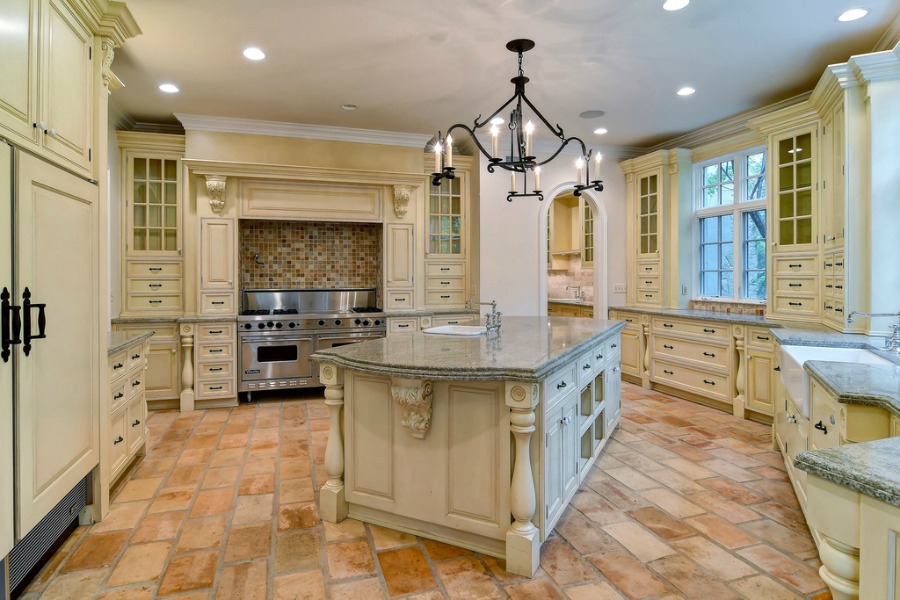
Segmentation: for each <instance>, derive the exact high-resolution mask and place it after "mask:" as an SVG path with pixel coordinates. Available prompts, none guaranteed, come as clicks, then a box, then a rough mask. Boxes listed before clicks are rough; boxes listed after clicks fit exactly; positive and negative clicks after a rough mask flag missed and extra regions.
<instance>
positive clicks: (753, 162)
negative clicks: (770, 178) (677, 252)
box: [694, 148, 766, 300]
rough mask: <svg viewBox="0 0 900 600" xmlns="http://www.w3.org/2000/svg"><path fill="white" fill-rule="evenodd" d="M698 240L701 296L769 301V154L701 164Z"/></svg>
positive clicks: (751, 153) (741, 154)
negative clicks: (767, 252) (767, 190)
mask: <svg viewBox="0 0 900 600" xmlns="http://www.w3.org/2000/svg"><path fill="white" fill-rule="evenodd" d="M695 174H696V180H697V186H696V189H697V192H698V193H697V197H696V203H695V206H696V210H695V213H694V214H695V217H696V221H695V222H696V239H697V249H698V254H697V265H698V268H697V272H698V284H699V291H700V296H703V297H718V298H735V299H739V298H750V299H759V300H764V299H765V297H766V208H765V207H766V153H765V150H764V149H762V148H754V149H751V150H748V151H744V152H739V153H737V154H734V155H729V156H723V157H719V158H717V159H713V160H710V161H706V162H703V163H699V164H697V165H696V166H695Z"/></svg>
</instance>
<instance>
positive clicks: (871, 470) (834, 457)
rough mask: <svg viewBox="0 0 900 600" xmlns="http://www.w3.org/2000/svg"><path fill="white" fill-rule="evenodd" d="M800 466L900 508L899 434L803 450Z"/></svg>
mask: <svg viewBox="0 0 900 600" xmlns="http://www.w3.org/2000/svg"><path fill="white" fill-rule="evenodd" d="M794 464H795V465H797V468H798V469H801V470H803V471H806V472H807V473H809V474H810V475H815V476H817V477H821V478H822V479H826V480H828V481H832V482H834V483H837V484H838V485H842V486H845V487H848V488H850V489H851V490H855V491H857V492H859V493H861V494H865V495H867V496H871V497H872V498H875V499H877V500H881V501H883V502H887V503H888V504H892V505H894V506H897V507H900V470H898V469H897V465H898V464H900V437H895V438H886V439H883V440H875V441H874V442H861V443H859V444H849V445H846V446H838V447H836V448H828V449H825V450H811V451H808V452H801V453H800V454H799V455H798V456H797V458H796V459H794Z"/></svg>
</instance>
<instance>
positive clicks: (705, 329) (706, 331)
mask: <svg viewBox="0 0 900 600" xmlns="http://www.w3.org/2000/svg"><path fill="white" fill-rule="evenodd" d="M715 332H716V330H715V329H707V328H705V327H704V328H703V333H715Z"/></svg>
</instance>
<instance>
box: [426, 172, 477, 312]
mask: <svg viewBox="0 0 900 600" xmlns="http://www.w3.org/2000/svg"><path fill="white" fill-rule="evenodd" d="M454 162H455V163H456V165H455V166H456V167H457V169H456V177H455V178H454V179H449V180H448V179H444V180H443V181H441V184H440V185H439V186H432V185H430V182H429V185H428V186H427V189H426V192H425V193H426V194H427V196H426V197H427V202H426V207H427V210H426V211H425V233H426V236H425V305H426V306H430V307H435V308H462V307H463V306H464V305H465V302H466V300H467V299H468V289H469V284H468V271H469V266H468V264H469V263H468V261H469V258H468V252H467V249H468V245H469V240H468V231H469V223H468V177H469V167H470V165H469V162H468V161H466V160H464V157H454ZM426 168H427V165H426Z"/></svg>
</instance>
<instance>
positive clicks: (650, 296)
mask: <svg viewBox="0 0 900 600" xmlns="http://www.w3.org/2000/svg"><path fill="white" fill-rule="evenodd" d="M652 297H653V294H644V298H652Z"/></svg>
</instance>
